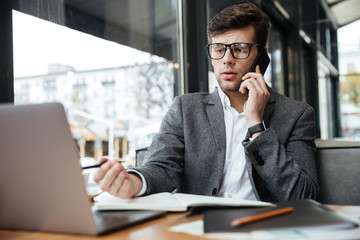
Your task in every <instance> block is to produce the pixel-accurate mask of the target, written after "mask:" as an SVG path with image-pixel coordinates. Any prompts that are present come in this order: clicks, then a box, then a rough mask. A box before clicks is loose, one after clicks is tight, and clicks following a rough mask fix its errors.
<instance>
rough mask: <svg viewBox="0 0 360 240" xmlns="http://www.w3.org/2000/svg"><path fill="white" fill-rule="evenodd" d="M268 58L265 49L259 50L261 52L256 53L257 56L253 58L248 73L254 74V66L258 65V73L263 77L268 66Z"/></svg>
mask: <svg viewBox="0 0 360 240" xmlns="http://www.w3.org/2000/svg"><path fill="white" fill-rule="evenodd" d="M269 63H270V58H269V55H268V54H267V52H266V50H265V48H264V47H263V48H261V50H260V51H259V52H258V55H257V56H256V58H255V61H254V63H253V64H252V66H251V68H250V71H249V72H255V67H256V65H259V67H260V72H261V74H262V75H264V73H265V71H266V69H267V67H268V66H269Z"/></svg>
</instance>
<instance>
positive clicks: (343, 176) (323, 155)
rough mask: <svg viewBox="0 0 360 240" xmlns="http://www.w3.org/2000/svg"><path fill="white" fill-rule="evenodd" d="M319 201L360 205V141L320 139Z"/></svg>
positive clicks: (318, 157)
mask: <svg viewBox="0 0 360 240" xmlns="http://www.w3.org/2000/svg"><path fill="white" fill-rule="evenodd" d="M316 147H317V154H316V155H317V159H316V166H317V173H318V183H319V190H320V192H319V197H318V199H317V200H318V201H319V202H321V203H323V204H338V205H360V186H359V184H360V141H354V140H346V139H330V140H317V141H316Z"/></svg>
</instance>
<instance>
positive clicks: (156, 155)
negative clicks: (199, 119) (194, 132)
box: [135, 97, 184, 195]
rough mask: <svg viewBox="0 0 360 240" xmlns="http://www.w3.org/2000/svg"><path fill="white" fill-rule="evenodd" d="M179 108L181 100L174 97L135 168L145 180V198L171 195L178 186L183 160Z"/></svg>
mask: <svg viewBox="0 0 360 240" xmlns="http://www.w3.org/2000/svg"><path fill="white" fill-rule="evenodd" d="M181 109H182V106H181V99H180V98H179V97H176V98H175V99H174V101H173V104H172V106H171V107H170V109H169V111H168V112H167V114H166V115H165V117H164V119H163V121H162V123H161V126H160V131H159V133H158V134H157V135H156V136H154V138H153V141H152V144H151V145H150V147H149V149H148V150H147V153H146V155H145V158H144V163H143V165H142V166H140V167H137V168H135V169H136V170H137V171H139V172H140V173H141V174H142V175H143V176H144V177H145V179H146V181H147V189H146V191H145V194H144V195H148V194H151V193H155V192H171V191H173V190H174V189H176V187H177V186H178V185H179V179H180V177H181V175H182V172H183V167H182V166H183V161H184V135H183V126H182V125H183V123H182V122H183V120H182V110H181Z"/></svg>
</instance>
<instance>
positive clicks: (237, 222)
mask: <svg viewBox="0 0 360 240" xmlns="http://www.w3.org/2000/svg"><path fill="white" fill-rule="evenodd" d="M292 211H294V209H293V208H292V207H286V208H281V209H277V210H274V211H270V212H265V213H260V214H256V215H253V216H248V217H243V218H238V219H235V220H233V221H232V222H231V226H234V227H235V226H240V225H244V224H247V223H251V222H256V221H259V220H262V219H266V218H270V217H274V216H279V215H282V214H285V213H289V212H292Z"/></svg>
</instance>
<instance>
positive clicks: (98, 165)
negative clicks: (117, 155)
mask: <svg viewBox="0 0 360 240" xmlns="http://www.w3.org/2000/svg"><path fill="white" fill-rule="evenodd" d="M106 162H107V161H105V162H102V163H99V164H95V165H90V166H85V167H82V170H84V169H90V168H98V167H101V165H103V164H104V163H106ZM118 162H119V163H123V162H124V161H118Z"/></svg>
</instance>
